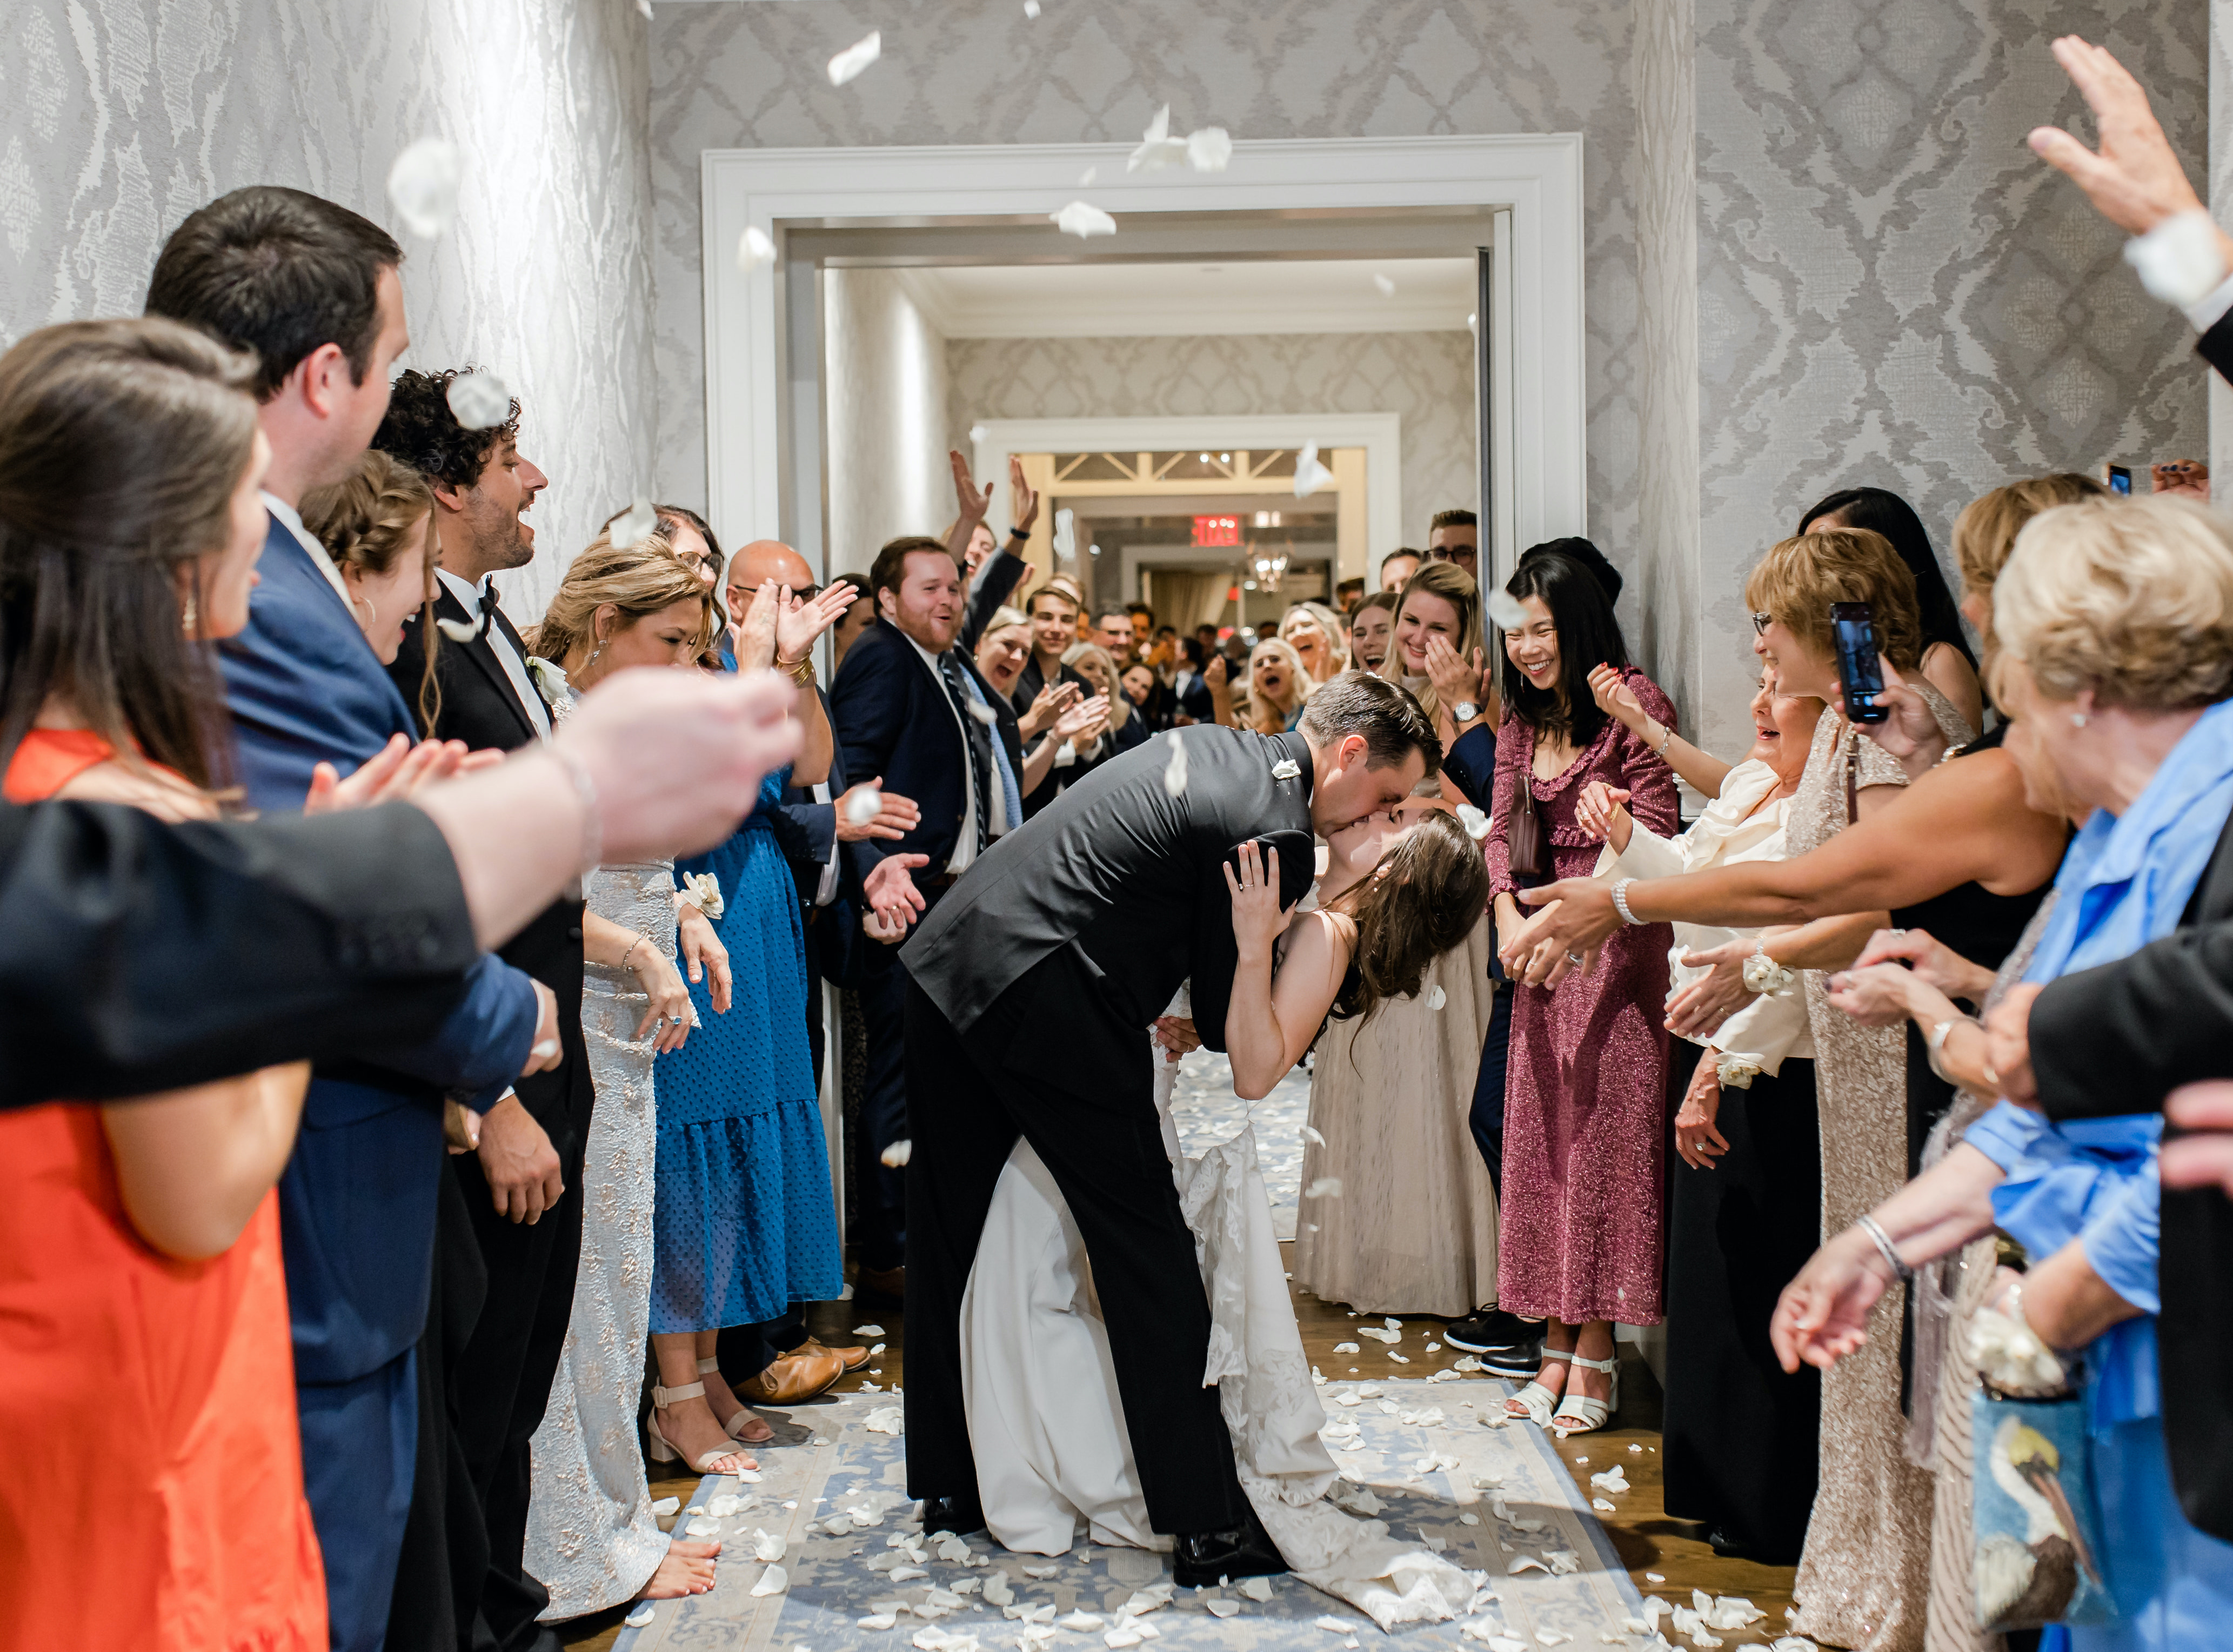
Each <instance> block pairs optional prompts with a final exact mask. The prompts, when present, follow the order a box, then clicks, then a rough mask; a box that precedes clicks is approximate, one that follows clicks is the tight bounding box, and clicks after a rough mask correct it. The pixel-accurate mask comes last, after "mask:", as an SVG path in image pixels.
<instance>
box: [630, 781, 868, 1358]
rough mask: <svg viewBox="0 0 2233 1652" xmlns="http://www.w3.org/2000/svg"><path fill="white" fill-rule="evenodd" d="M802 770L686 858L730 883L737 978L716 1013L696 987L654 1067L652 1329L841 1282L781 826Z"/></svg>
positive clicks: (804, 1297) (820, 1296)
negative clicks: (781, 807) (673, 1040)
mask: <svg viewBox="0 0 2233 1652" xmlns="http://www.w3.org/2000/svg"><path fill="white" fill-rule="evenodd" d="M789 778H790V771H789V770H784V771H781V772H779V773H777V774H771V775H770V776H769V777H767V779H766V780H765V781H764V782H763V783H762V784H761V786H760V792H759V800H758V806H757V807H756V808H755V809H754V810H753V812H752V815H751V816H748V817H747V818H746V819H745V823H744V824H743V825H742V826H740V827H739V829H737V831H736V833H735V834H734V835H733V836H731V837H730V838H729V839H728V841H727V842H724V843H721V844H719V846H717V847H716V848H714V849H712V850H711V851H709V852H708V853H706V854H704V855H696V856H693V858H691V859H689V860H685V861H677V862H675V865H674V875H675V881H676V883H677V885H678V886H680V884H681V882H682V881H683V880H684V879H686V878H687V877H689V876H690V875H693V874H695V873H700V872H711V873H712V874H713V875H714V876H715V877H716V878H718V879H719V881H720V885H721V899H722V902H723V911H722V914H721V916H720V917H719V919H718V920H715V922H714V925H713V927H714V930H715V932H716V933H719V936H720V938H721V944H722V945H723V946H726V947H727V948H728V949H729V973H730V979H731V982H732V985H731V989H730V991H731V1001H730V1005H729V1010H728V1013H726V1015H716V1014H715V1013H714V1012H713V1000H712V998H710V996H709V995H708V992H707V984H706V982H704V981H699V982H695V983H693V984H691V986H690V998H691V1001H692V1003H693V1005H696V1007H697V1011H698V1019H699V1023H700V1024H699V1025H698V1026H696V1027H695V1028H693V1029H692V1031H691V1033H690V1038H689V1042H687V1044H684V1045H683V1046H682V1048H681V1049H680V1050H675V1051H674V1052H673V1053H671V1054H668V1055H665V1056H661V1057H660V1058H659V1061H658V1063H657V1066H656V1069H655V1071H656V1075H657V1086H658V1100H659V1156H658V1167H657V1170H656V1173H655V1174H656V1189H655V1193H656V1198H655V1202H654V1207H653V1213H652V1222H653V1245H654V1263H653V1274H652V1285H651V1329H652V1330H653V1332H654V1334H664V1333H671V1332H676V1331H693V1330H718V1329H719V1328H720V1327H722V1326H725V1325H744V1324H758V1323H761V1322H764V1321H766V1320H771V1319H776V1318H779V1317H782V1315H783V1314H784V1311H786V1310H787V1309H788V1308H789V1307H790V1305H791V1304H792V1303H794V1302H821V1301H826V1300H828V1299H830V1298H834V1297H836V1296H837V1293H838V1292H839V1291H840V1290H842V1289H843V1285H844V1271H843V1259H842V1253H841V1252H840V1249H839V1245H838V1239H837V1212H836V1208H835V1205H834V1201H833V1200H832V1199H831V1196H830V1159H829V1154H828V1150H827V1146H826V1143H825V1142H824V1137H823V1133H822V1114H821V1110H820V1109H819V1107H818V1105H817V1099H816V1095H815V1087H814V1068H813V1062H812V1060H811V1057H810V1056H809V1053H808V1050H807V1045H806V1020H805V1017H806V1002H807V999H806V995H807V992H808V987H809V982H808V979H807V973H806V938H805V930H804V925H803V924H802V923H801V921H800V918H799V909H798V892H797V889H796V888H795V886H794V885H793V884H792V882H791V868H790V867H789V865H788V864H787V863H786V862H784V857H783V850H782V849H781V847H780V846H779V845H778V843H777V842H776V837H775V833H774V831H773V830H772V829H771V828H770V826H769V825H768V816H769V814H770V812H771V811H772V810H774V809H775V808H776V806H777V805H778V804H779V803H782V801H783V792H784V785H785V784H786V782H787V781H788V780H789ZM686 974H687V972H686Z"/></svg>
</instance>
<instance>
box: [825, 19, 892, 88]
mask: <svg viewBox="0 0 2233 1652" xmlns="http://www.w3.org/2000/svg"><path fill="white" fill-rule="evenodd" d="M883 52H884V36H883V32H882V30H881V29H878V30H875V31H872V32H871V33H870V34H869V37H868V38H867V39H866V40H858V41H856V42H853V44H851V45H850V46H848V47H847V48H846V49H844V50H843V51H842V52H839V53H838V54H837V56H835V57H833V58H831V59H830V85H832V86H843V85H844V84H845V82H846V81H850V80H852V79H854V78H855V77H856V76H857V75H859V74H860V73H861V71H862V70H863V69H864V68H868V67H869V64H871V63H873V62H876V59H877V58H879V57H881V56H882V55H883Z"/></svg>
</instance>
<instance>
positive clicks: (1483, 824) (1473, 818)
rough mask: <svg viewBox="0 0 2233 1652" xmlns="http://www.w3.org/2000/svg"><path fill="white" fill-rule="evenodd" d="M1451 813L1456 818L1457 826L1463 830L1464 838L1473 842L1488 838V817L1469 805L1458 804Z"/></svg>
mask: <svg viewBox="0 0 2233 1652" xmlns="http://www.w3.org/2000/svg"><path fill="white" fill-rule="evenodd" d="M1453 812H1454V813H1455V814H1456V816H1457V817H1458V824H1459V825H1461V826H1462V827H1464V828H1465V829H1466V836H1468V837H1470V838H1471V839H1473V841H1474V842H1476V843H1478V842H1481V840H1482V839H1483V838H1485V837H1487V836H1488V816H1487V815H1484V814H1482V813H1481V810H1478V809H1475V807H1474V806H1473V805H1472V804H1471V803H1460V804H1459V805H1458V806H1457V808H1456V809H1455V810H1454V811H1453Z"/></svg>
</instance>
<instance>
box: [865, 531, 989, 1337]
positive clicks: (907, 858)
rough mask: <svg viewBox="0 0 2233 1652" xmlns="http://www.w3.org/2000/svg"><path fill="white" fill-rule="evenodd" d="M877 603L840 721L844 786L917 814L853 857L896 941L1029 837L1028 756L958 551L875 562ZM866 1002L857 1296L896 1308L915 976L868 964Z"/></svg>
mask: <svg viewBox="0 0 2233 1652" xmlns="http://www.w3.org/2000/svg"><path fill="white" fill-rule="evenodd" d="M869 592H870V595H872V596H873V597H874V599H875V601H876V615H877V618H876V623H875V624H874V625H872V626H870V627H869V628H868V629H867V630H866V631H864V632H863V633H862V634H861V636H860V638H859V640H858V641H856V642H855V643H854V644H853V646H852V647H850V649H848V650H847V651H846V654H845V663H844V664H843V666H841V667H839V668H838V671H837V681H836V683H835V684H833V685H832V686H831V688H830V718H831V723H832V726H833V727H834V729H835V730H836V732H837V751H838V752H839V754H840V756H841V758H843V763H844V765H845V772H846V773H848V774H854V775H882V777H883V779H884V784H885V785H887V786H889V788H890V789H891V790H894V791H896V792H899V793H900V794H901V795H902V796H904V797H910V798H912V799H914V801H915V806H916V808H917V809H918V810H919V811H920V816H921V817H920V819H919V821H918V822H917V823H916V824H915V826H914V827H913V828H912V829H909V830H908V831H907V832H906V833H905V834H904V835H902V836H899V837H897V838H895V839H891V840H889V841H883V840H878V839H868V840H864V841H863V842H861V843H859V844H857V845H856V846H855V848H856V852H857V853H858V854H859V855H861V856H862V858H863V861H864V862H867V863H869V867H870V873H869V875H870V876H872V877H873V878H874V879H875V881H876V887H875V888H872V889H869V890H867V891H866V894H867V899H868V906H869V909H870V910H869V914H866V915H869V916H870V917H874V915H875V914H883V918H884V920H889V921H892V922H894V923H895V926H896V927H895V928H894V930H893V931H892V933H894V935H896V933H898V931H899V930H900V929H903V928H904V926H905V923H906V922H907V921H908V920H912V918H913V917H914V915H915V914H916V913H919V912H922V911H926V910H928V908H929V907H932V906H934V905H935V904H936V903H937V901H938V899H939V897H940V896H941V895H942V894H945V893H946V891H947V888H950V887H951V886H952V885H953V882H954V879H956V878H957V877H959V876H960V875H961V874H962V873H963V872H964V871H966V870H967V868H969V866H970V864H971V863H972V862H974V861H975V860H976V858H977V857H978V856H979V855H982V854H983V853H985V851H986V849H989V848H991V847H992V845H993V844H994V843H995V842H999V839H1000V838H1002V837H1003V836H1006V834H1008V833H1009V832H1011V831H1013V830H1015V829H1017V828H1018V827H1019V826H1021V825H1022V824H1023V820H1024V814H1023V794H1022V791H1021V790H1020V782H1021V776H1022V774H1023V767H1024V754H1023V746H1022V743H1021V741H1020V740H1019V738H1018V737H1017V734H1016V714H1015V710H1014V708H1013V707H1012V706H1010V705H1009V704H1008V702H1007V700H1006V697H1004V696H1003V695H1002V694H1001V693H999V691H998V690H997V689H995V688H993V686H991V685H990V684H989V683H987V682H986V681H985V680H984V679H983V678H982V677H981V676H980V675H979V673H978V671H977V667H976V664H975V662H974V661H973V660H971V659H970V658H969V655H968V653H967V650H966V649H965V648H962V647H956V646H955V643H956V641H957V638H958V637H959V635H960V631H961V628H962V625H963V621H964V615H965V611H966V608H967V599H966V598H965V596H964V594H963V589H962V576H961V569H960V563H958V562H957V561H956V560H955V559H954V556H953V553H952V552H951V551H950V550H948V549H947V546H945V545H943V544H941V543H939V542H938V541H937V540H935V539H929V538H923V537H908V538H902V539H895V540H893V541H892V542H891V543H889V544H888V545H886V546H885V547H884V548H883V549H882V550H881V551H879V552H877V553H876V565H875V566H874V567H873V568H872V569H870V570H869ZM902 914H904V915H902ZM859 992H860V999H861V1013H862V1017H863V1019H864V1020H865V1021H866V1023H867V1031H868V1051H869V1070H868V1075H867V1081H866V1083H865V1084H864V1086H863V1093H862V1098H861V1117H860V1128H859V1130H858V1131H857V1133H856V1136H855V1142H854V1149H855V1154H856V1160H855V1167H856V1174H855V1186H856V1197H857V1199H858V1201H859V1213H858V1220H857V1222H856V1227H855V1234H856V1241H857V1255H858V1259H859V1267H858V1270H857V1273H856V1285H857V1286H858V1287H859V1288H860V1291H861V1293H862V1294H863V1295H864V1296H882V1297H884V1298H895V1297H900V1296H902V1295H903V1293H904V1291H905V1289H906V1263H905V1258H906V1233H907V1198H906V1186H905V1182H904V1180H903V1179H902V1176H901V1175H900V1174H899V1172H898V1171H897V1170H895V1169H893V1168H892V1167H889V1166H886V1165H885V1164H884V1163H883V1162H882V1155H883V1154H884V1152H885V1150H886V1149H887V1148H889V1147H890V1146H891V1144H892V1143H893V1142H894V1141H898V1140H901V1139H902V1138H903V1137H904V1136H905V1135H907V1081H906V1075H905V1060H906V1051H905V1049H904V1046H903V1044H902V1018H903V1015H904V1005H905V1003H906V976H905V973H904V972H903V971H902V970H901V969H900V967H899V966H898V965H897V964H896V962H895V961H894V960H893V959H891V958H890V957H889V955H885V956H882V957H875V958H871V959H869V962H868V964H867V966H866V967H865V968H864V970H863V975H862V979H861V984H860V988H859Z"/></svg>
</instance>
